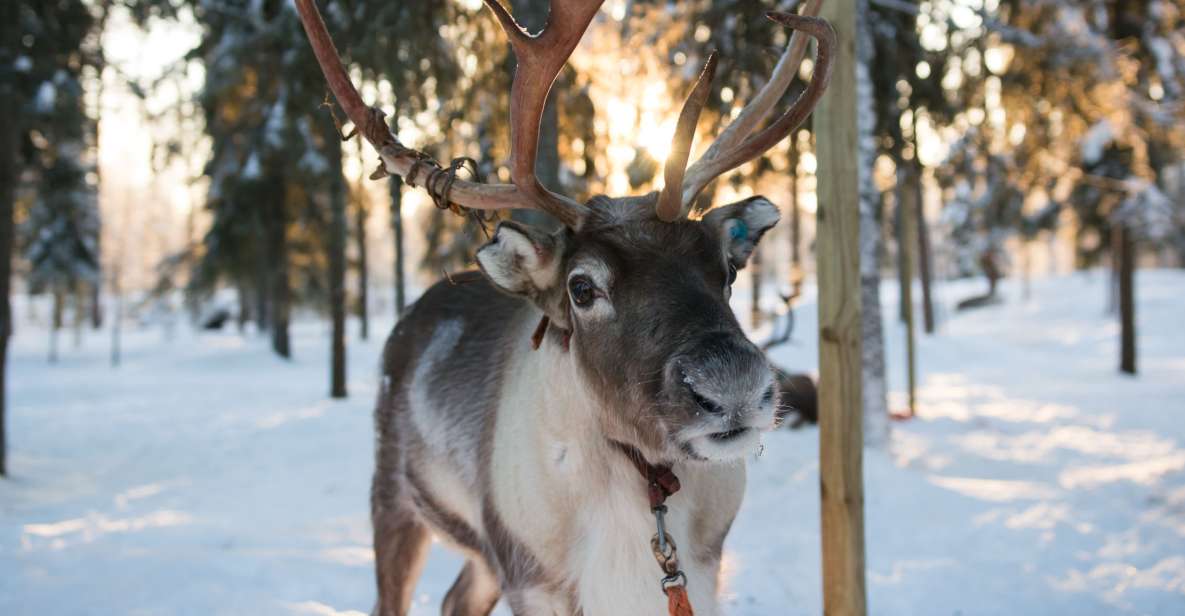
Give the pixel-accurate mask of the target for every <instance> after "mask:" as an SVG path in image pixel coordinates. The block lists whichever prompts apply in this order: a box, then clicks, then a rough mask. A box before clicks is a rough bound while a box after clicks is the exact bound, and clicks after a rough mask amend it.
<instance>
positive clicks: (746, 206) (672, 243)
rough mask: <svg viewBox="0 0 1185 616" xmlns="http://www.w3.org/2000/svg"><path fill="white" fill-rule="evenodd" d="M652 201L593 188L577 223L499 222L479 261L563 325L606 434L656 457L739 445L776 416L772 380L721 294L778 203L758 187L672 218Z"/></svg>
mask: <svg viewBox="0 0 1185 616" xmlns="http://www.w3.org/2000/svg"><path fill="white" fill-rule="evenodd" d="M654 204H655V195H653V194H652V195H650V196H647V197H641V198H626V199H615V200H614V199H607V198H603V197H600V198H596V199H593V201H592V202H590V204H589V205H590V213H589V215H588V217H587V218H586V219H585V220H584V222H583V224H582V225H581V227H580V229H579V230H576V231H574V230H572V229H566V228H565V229H562V230H560V231H558V232H555V233H545V232H542V231H539V230H538V229H535V228H532V227H528V226H524V225H520V224H517V223H513V222H505V223H502V224H501V225H500V226H499V227H498V231H497V232H496V233H495V235H494V236H493V239H492V241H491V242H490V243H489V244H487V245H486V246H484V247H482V248H481V249H480V250H479V251H478V253H477V261H478V263H479V264H480V265H481V268H482V271H484V272H485V274H486V276H487V277H488V278H489V279H490V280H491V281H492V282H493V283H494V284H495V285H497V286H498V287H499V288H501V289H502V290H503V291H506V292H508V293H512V294H515V295H518V296H521V297H524V298H527V299H529V300H531V301H532V302H534V303H535V305H536V306H538V307H539V309H540V310H542V311H543V312H544V313H545V314H546V315H547V317H548V318H549V320H550V322H551V323H552V325H553V327H555V328H556V329H557V330H559V329H562V330H567V331H568V332H570V342H569V348H570V352H571V353H572V354H573V356H574V358H575V360H576V364H577V365H578V366H579V368H580V373H581V378H582V379H583V380H584V381H585V383H584V385H585V387H584V388H583V389H586V390H588V391H591V392H593V394H594V395H595V396H596V397H597V398H598V399H597V400H596V402H597V407H598V408H600V409H601V411H600V412H601V416H600V423H601V425H602V427H603V429H604V431H605V433H606V436H607V437H608V438H610V439H612V440H616V441H619V442H622V443H627V444H630V445H633V446H635V447H637V448H638V449H639V450H640V451H642V452H643V453H644V454H646V455H647V457H651V458H652V459H663V460H673V459H693V460H720V459H728V458H733V457H737V456H741V455H744V454H745V453H747V452H750V451H752V449H753V448H754V447H755V446H756V444H757V441H758V439H759V433H760V431H762V430H765V429H768V428H770V427H771V426H772V425H773V421H774V407H775V404H776V400H775V390H774V381H773V378H772V374H771V370H770V367H769V365H768V364H767V363H766V360H765V356H764V354H763V353H762V352H761V351H760V350H759V349H758V348H757V347H756V346H755V345H754V344H753V343H752V342H750V341H749V340H748V338H746V337H745V334H744V332H743V331H741V328H740V326H739V325H738V323H737V321H736V318H735V317H734V315H733V313H732V311H731V310H730V308H729V306H728V299H729V296H730V294H731V291H730V287H731V285H732V282H733V280H734V279H735V278H736V272H737V270H739V269H741V268H743V267H744V266H745V262H746V261H747V260H748V258H749V255H750V254H751V253H752V251H753V249H754V247H755V246H756V244H757V242H758V241H759V240H760V238H761V236H762V234H764V233H765V232H766V231H767V230H768V229H770V228H771V227H772V226H773V225H774V224H775V223H776V222H777V221H778V210H777V208H776V207H774V205H773V204H771V203H770V202H769V201H767V200H765V199H764V198H761V197H754V198H752V199H747V200H745V201H741V202H739V203H734V204H731V205H727V206H724V207H721V208H718V209H715V210H713V211H711V212H710V213H709V214H708V215H707V216H705V217H704V218H703V219H702V220H682V221H678V222H670V223H668V222H663V221H661V220H659V219H658V218H657V216H656V215H655V213H654ZM553 335H556V336H558V335H559V334H553ZM553 343H554V342H553Z"/></svg>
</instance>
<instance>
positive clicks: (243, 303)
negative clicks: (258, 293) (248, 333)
mask: <svg viewBox="0 0 1185 616" xmlns="http://www.w3.org/2000/svg"><path fill="white" fill-rule="evenodd" d="M235 291H236V295H237V296H238V300H239V314H238V315H237V317H236V318H235V321H236V322H237V325H238V327H239V335H240V336H241V335H243V330H244V329H245V328H246V327H247V320H248V319H250V318H251V306H250V301H251V300H250V298H249V297H248V295H247V285H246V284H244V283H243V281H241V280H240V281H238V283H236V284H235Z"/></svg>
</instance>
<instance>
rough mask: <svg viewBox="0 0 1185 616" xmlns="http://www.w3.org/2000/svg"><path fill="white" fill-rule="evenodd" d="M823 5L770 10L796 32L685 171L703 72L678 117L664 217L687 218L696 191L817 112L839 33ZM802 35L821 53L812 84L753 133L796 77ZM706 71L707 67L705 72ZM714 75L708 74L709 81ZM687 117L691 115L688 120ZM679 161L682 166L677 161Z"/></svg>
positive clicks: (816, 1)
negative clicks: (758, 84)
mask: <svg viewBox="0 0 1185 616" xmlns="http://www.w3.org/2000/svg"><path fill="white" fill-rule="evenodd" d="M821 4H822V0H810V1H809V2H807V4H806V7H805V8H804V10H803V15H794V14H790V13H781V12H769V13H766V17H768V18H770V19H772V20H773V21H776V22H778V23H780V24H782V25H784V26H786V27H789V28H792V29H794V30H795V32H794V34H793V35H792V36H791V38H790V44H789V45H787V46H786V51H785V52H783V53H782V57H781V58H780V59H779V60H778V64H777V66H776V67H775V68H774V71H773V74H772V75H771V76H770V80H769V81H768V82H766V84H765V86H764V87H762V88H761V90H760V91H759V92H758V93H757V95H756V96H754V97H753V100H752V101H750V102H749V104H748V105H746V106H745V107H744V109H742V110H741V113H740V115H738V116H737V118H736V120H734V121H733V122H732V124H729V126H728V128H726V129H724V132H722V133H721V134H720V136H719V137H718V138H717V139H716V141H715V142H713V143H712V145H711V146H710V147H709V148H708V150H707V151H706V152H704V154H703V156H701V157H700V159H699V160H697V161H696V162H695V163H694V164H692V165H691V166H690V167H688V168H687V169H686V171H685V172H684V171H683V170H682V169H678V167H682V165H683V164H684V163H686V161H687V153H686V152H687V151H688V150H689V149H690V146H691V139H692V137H693V136H694V134H695V118H698V117H699V112H700V110H702V108H703V98H704V97H706V91H707V89H708V88H707V87H706V86H705V85H704V83H703V82H704V75H701V76H700V80H699V81H698V82H697V83H696V86H695V88H694V89H693V91H692V94H691V96H689V97H688V100H687V102H686V103H685V104H684V109H683V112H682V113H681V114H680V117H679V124H678V127H677V129H676V135H675V144H676V147H674V148H672V152H676V153H679V154H681V156H682V161H681V162H680V161H677V160H668V161H667V168H666V173H665V179H666V185H665V186H663V190H662V193H661V194H660V195H659V200H658V204H657V206H656V207H657V213H658V216H659V217H660V218H661V219H663V220H666V221H672V220H677V219H678V218H681V217H683V216H686V215H687V213H688V211H689V210H690V208H691V203H692V202H693V201H694V200H695V197H696V195H698V194H699V193H700V191H702V190H703V189H704V187H705V186H707V185H708V184H709V183H710V182H711V181H712V180H714V179H716V178H717V177H719V176H720V175H721V174H723V173H725V172H727V171H730V170H732V169H735V168H737V167H739V166H740V165H742V164H744V163H745V162H748V161H750V160H752V159H754V158H757V157H758V156H760V155H761V154H763V153H764V152H765V151H766V150H768V149H770V148H771V147H773V146H774V145H776V144H777V143H778V142H779V141H781V140H782V139H784V138H785V137H786V136H787V135H789V134H790V133H791V132H793V131H794V129H796V128H798V126H799V125H801V124H802V122H803V121H804V120H806V118H807V116H809V115H810V113H811V111H813V110H814V108H815V105H817V104H818V103H819V99H820V98H821V97H822V96H823V91H824V90H826V89H827V84H828V83H829V82H830V80H831V59H832V58H833V57H834V55H835V31H834V30H832V29H831V25H830V24H828V23H827V22H826V21H825V20H823V19H819V18H818V17H815V15H818V13H819V8H820V5H821ZM803 34H806V35H808V36H810V37H812V38H814V39H815V40H816V41H818V57H817V59H816V60H815V68H814V72H813V74H812V75H811V80H810V83H808V84H807V87H806V90H805V91H804V92H803V93H802V95H801V96H800V97H799V98H798V100H797V101H795V103H794V104H793V105H792V106H791V107H790V108H789V109H788V110H786V112H785V113H783V114H782V115H781V117H779V118H778V119H777V120H774V122H773V123H772V124H770V125H769V126H767V127H766V128H765V129H763V130H761V131H760V132H758V133H756V134H753V131H754V130H755V129H756V127H757V126H758V125H759V124H760V123H761V122H762V121H763V120H765V119H766V118H767V117H768V116H769V114H770V112H771V111H772V110H773V106H774V104H775V103H777V101H778V99H780V98H781V97H782V95H783V94H784V93H785V92H786V89H787V88H789V87H790V83H791V82H792V81H793V80H794V75H795V74H796V73H797V72H798V67H799V65H800V64H802V58H803V56H804V55H805V52H806V37H804V36H803ZM713 61H714V58H710V59H709V64H711V63H712V62H713ZM706 74H708V71H706V70H705V75H706ZM710 79H711V77H710V75H709V76H708V80H710ZM687 116H690V119H688V118H687ZM681 148H686V149H681ZM676 158H677V157H676ZM677 162H678V163H679V164H675V163H677Z"/></svg>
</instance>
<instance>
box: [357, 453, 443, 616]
mask: <svg viewBox="0 0 1185 616" xmlns="http://www.w3.org/2000/svg"><path fill="white" fill-rule="evenodd" d="M378 468H379V470H378V471H376V472H375V475H374V483H373V484H372V487H371V499H370V500H371V506H370V517H371V522H372V523H373V525H374V558H375V576H376V578H377V582H378V593H379V598H378V605H376V606H375V610H374V614H375V616H406V615H407V613H408V610H410V609H411V601H412V596H413V593H414V592H415V588H416V581H417V580H419V577H420V573H421V572H422V571H423V569H424V561H425V560H426V559H427V557H428V547H429V544H430V539H431V532H430V531H429V530H428V527H427V526H426V525H425V524H424V522H423V521H422V520H421V519H420V516H419V514H418V513H416V511H415V509H414V508H413V505H412V503H411V499H410V498H409V497H408V495H407V494H406V490H404V491H402V493H399V489H398V485H397V484H398V480H397V479H395V478H394V477H392V476H391V475H390V474H387V473H384V472H382V469H383V465H381V464H380V465H379V467H378Z"/></svg>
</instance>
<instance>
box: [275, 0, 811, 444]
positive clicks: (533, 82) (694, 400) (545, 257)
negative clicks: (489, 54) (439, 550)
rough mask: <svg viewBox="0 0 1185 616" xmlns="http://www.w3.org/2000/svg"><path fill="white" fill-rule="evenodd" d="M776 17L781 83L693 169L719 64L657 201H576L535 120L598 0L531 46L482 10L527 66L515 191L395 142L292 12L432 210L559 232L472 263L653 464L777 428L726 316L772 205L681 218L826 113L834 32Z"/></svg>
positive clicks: (518, 98)
mask: <svg viewBox="0 0 1185 616" xmlns="http://www.w3.org/2000/svg"><path fill="white" fill-rule="evenodd" d="M820 1H821V0H810V1H809V2H807V6H806V9H805V11H804V12H805V13H806V14H807V15H808V16H800V15H793V14H788V13H767V16H768V17H769V18H770V19H772V20H774V21H776V22H778V23H780V24H782V25H785V26H788V27H790V28H793V29H794V30H795V33H794V35H793V36H792V37H791V41H790V44H789V45H788V46H787V49H786V51H785V53H783V55H782V58H781V59H780V60H779V62H778V65H777V67H776V68H775V69H774V73H773V75H771V77H770V79H769V81H768V82H766V84H765V85H764V86H763V87H762V88H761V90H760V91H759V92H758V93H757V95H756V96H755V97H754V98H753V100H752V101H751V102H750V103H749V104H748V105H746V107H745V108H744V109H743V110H742V111H741V113H740V114H739V115H738V116H737V117H736V119H735V120H734V121H733V122H732V123H731V124H730V125H729V126H728V128H726V129H725V130H724V132H723V133H722V134H721V135H720V137H719V138H718V139H717V140H716V141H715V142H714V143H713V144H712V145H711V146H710V147H709V148H708V149H707V151H706V152H705V153H704V154H703V155H702V157H701V158H700V159H699V160H698V161H696V163H695V164H693V165H691V166H690V167H687V160H688V156H689V154H690V151H691V144H692V139H693V137H694V134H695V129H696V122H697V120H698V118H699V114H700V111H701V110H702V108H703V106H704V103H705V101H706V100H707V96H708V94H709V92H710V82H711V79H712V76H713V73H714V71H715V65H716V62H715V56H714V55H713V56H711V57H709V59H708V63H707V66H706V67H705V69H704V71H703V73H702V74H701V75H700V78H699V80H698V81H697V82H696V84H695V86H694V87H693V88H692V90H691V94H690V95H689V96H688V98H687V102H686V103H685V104H684V107H683V110H682V112H681V113H680V116H679V121H678V124H677V128H676V134H675V138H674V143H673V146H672V148H671V156H670V158H669V159H668V160H667V162H666V166H665V170H664V179H665V184H664V187H663V189H662V191H661V193H652V194H650V195H646V196H643V197H626V198H619V199H610V198H606V197H597V198H594V199H592V200H591V201H589V202H588V203H587V204H581V203H579V202H577V201H574V200H572V199H570V198H568V197H565V196H563V195H559V194H556V193H554V192H552V191H550V190H548V189H547V188H545V187H543V186H542V185H541V184H540V183H539V181H538V179H537V178H536V176H535V158H536V153H537V148H538V140H539V120H540V117H541V115H542V112H543V108H544V105H545V103H546V100H547V94H548V91H549V90H550V89H551V85H552V83H553V82H554V81H555V77H556V75H557V74H558V73H559V71H560V69H561V68H563V65H564V64H565V63H566V62H567V59H568V56H569V55H570V54H571V53H572V51H573V49H575V47H576V45H577V44H578V43H579V42H580V38H581V36H582V35H583V33H584V31H585V29H586V28H587V27H588V25H589V23H590V22H591V21H592V19H593V17H595V15H596V14H597V12H598V10H599V9H600V5H601V1H598V0H553V1H552V3H551V14H550V16H549V18H548V25H547V27H546V28H545V29H544V30H543V31H542V32H540V33H539V34H537V35H530V34H527V33H526V31H525V30H523V28H522V27H521V26H519V25H518V24H517V23H516V22H515V21H514V18H513V17H511V15H510V14H509V13H508V12H507V11H506V10H505V9H504V8H503V7H502V5H501V4H500V3H499V2H498V1H497V0H485V2H486V5H487V6H489V7H490V9H491V10H492V11H493V12H494V14H495V15H496V16H497V18H498V20H499V22H500V23H501V24H502V27H503V30H504V31H505V32H506V35H507V37H508V38H509V39H510V43H511V46H512V47H513V49H514V53H515V56H516V58H517V60H518V62H517V69H516V73H515V77H514V81H513V85H512V86H511V105H510V135H511V142H512V143H511V158H510V171H511V174H510V175H511V179H512V181H513V185H489V184H478V183H473V182H465V181H459V180H456V179H455V178H454V177H452V175H450V174H446V173H445V172H444V171H442V170H441V169H440V167H439V165H437V164H436V163H435V162H433V161H431V160H430V159H428V158H427V157H426V156H425V155H424V154H423V153H421V152H416V151H413V150H410V149H408V148H406V147H403V146H402V145H401V144H399V142H398V140H397V139H396V138H395V136H394V135H392V134H391V133H390V131H389V129H388V128H387V127H386V124H385V123H383V122H382V115H381V112H378V111H377V110H375V109H369V108H367V107H366V106H365V105H364V104H363V103H362V100H361V98H360V97H359V96H358V93H357V90H355V89H354V87H353V85H352V84H350V82H349V78H348V76H347V74H346V72H345V70H344V68H343V67H342V66H341V62H340V60H339V59H338V58H337V53H336V51H335V50H334V48H333V43H332V42H331V41H330V40H329V37H328V34H327V33H326V31H325V27H324V24H323V23H322V22H321V19H320V15H319V14H317V12H316V8H315V7H314V6H313V4H312V0H297V8H298V10H299V12H300V15H301V20H302V21H303V22H304V25H305V30H306V32H307V33H308V35H309V39H310V42H311V43H312V45H313V49H314V52H315V53H316V55H317V58H318V60H319V61H320V63H321V67H322V69H323V71H324V72H325V74H326V78H327V80H328V81H329V85H330V88H331V89H332V90H333V92H334V95H335V96H336V97H337V99H338V102H339V103H340V104H341V105H342V107H343V108H344V109H345V111H346V113H347V115H349V117H350V119H351V120H352V121H353V122H354V123H355V124H356V125H357V126H358V128H359V130H360V131H361V132H362V134H363V135H364V136H365V137H366V138H367V139H368V140H369V141H370V142H371V143H372V144H373V145H374V146H375V147H376V148H377V149H378V150H379V154H380V157H381V158H382V160H383V165H384V168H385V170H386V171H387V172H389V173H394V174H399V175H402V176H404V178H405V179H406V180H407V181H408V183H410V184H413V185H415V184H419V185H421V186H422V187H423V188H425V189H426V190H428V192H429V193H431V194H432V196H433V198H435V199H437V200H438V201H442V202H447V203H453V204H456V205H459V206H462V207H468V208H475V209H512V208H517V209H522V208H533V209H541V210H544V211H546V212H548V213H550V214H551V215H553V216H554V217H555V218H557V219H558V220H559V221H560V222H561V223H563V225H564V226H563V228H562V229H561V230H559V231H558V232H554V233H548V232H544V231H541V230H539V229H535V228H532V227H529V226H525V225H520V224H517V223H512V222H504V223H502V224H501V225H500V226H499V227H498V230H497V232H496V233H495V235H494V237H493V239H492V241H491V242H490V243H489V244H487V245H486V246H484V247H482V248H481V250H479V251H478V254H477V259H478V263H479V264H480V265H481V268H482V270H483V271H484V272H485V274H486V276H487V277H488V278H489V279H490V280H491V281H492V282H493V283H494V284H495V285H496V286H498V287H499V288H501V289H502V290H503V291H506V292H507V293H511V294H514V295H518V296H521V297H524V298H526V299H528V300H530V301H532V302H533V303H534V304H535V305H536V306H537V307H538V308H539V309H540V310H541V311H542V312H543V313H544V314H545V315H546V316H547V318H548V319H549V320H550V321H551V322H552V323H554V324H555V325H556V326H557V327H558V328H562V329H564V330H567V331H569V332H570V333H571V339H570V348H571V352H572V353H573V355H574V356H575V358H576V360H577V363H578V365H579V367H580V371H581V378H582V379H584V381H585V384H586V385H587V386H588V388H589V389H590V390H591V391H593V392H595V395H596V396H598V397H599V398H600V400H599V402H601V403H602V405H601V406H602V407H603V408H604V409H605V410H604V411H603V413H602V415H603V416H602V422H601V423H602V426H603V427H604V429H605V432H606V436H607V437H608V438H610V439H614V440H618V441H621V442H624V443H626V444H629V445H633V446H636V447H638V448H639V449H640V450H641V451H642V452H643V453H644V454H646V455H647V457H652V459H668V460H670V459H694V460H721V459H730V458H735V457H738V456H742V455H744V454H745V453H746V452H748V451H751V450H752V449H753V448H754V447H755V446H756V444H757V441H758V432H759V431H760V430H762V429H765V428H768V427H771V426H772V424H773V419H774V406H775V397H776V392H775V388H774V381H773V378H772V374H771V371H770V368H769V365H768V364H767V362H766V360H765V358H764V356H763V354H762V353H761V351H760V350H759V349H758V348H757V347H756V346H754V345H753V344H752V343H751V342H750V341H749V340H748V339H747V338H746V337H745V335H744V333H743V332H742V331H741V328H740V326H739V325H738V324H737V321H736V318H735V317H734V316H733V314H732V312H731V310H730V309H729V306H728V298H729V295H730V285H731V284H732V281H733V279H734V278H735V276H736V271H737V270H739V269H741V268H743V267H744V265H745V262H746V261H747V260H748V258H749V255H750V254H751V253H752V251H753V249H754V247H755V246H756V244H757V242H758V241H759V240H760V238H761V236H762V235H763V234H764V233H765V232H766V231H767V230H768V229H770V228H771V227H772V226H773V225H774V224H775V223H776V222H777V220H778V211H777V208H776V207H774V206H773V205H772V204H771V203H770V202H769V201H767V200H765V199H763V198H752V199H748V200H745V201H741V202H739V203H734V204H731V205H727V206H724V207H721V208H718V209H716V210H713V211H710V212H708V213H707V214H706V215H705V216H703V217H702V218H701V219H699V220H689V219H688V218H687V215H688V213H689V210H690V205H691V203H692V202H693V200H694V199H695V197H696V196H697V195H698V194H699V193H700V191H702V190H703V188H704V187H705V186H707V185H708V184H709V183H710V182H711V181H713V180H714V179H715V178H717V177H718V176H720V175H721V174H723V173H725V172H727V171H730V170H732V169H735V168H736V167H738V166H740V165H741V164H743V163H745V162H747V161H749V160H752V159H754V158H756V157H758V156H760V155H761V154H763V153H764V152H765V151H766V150H768V149H769V148H771V147H773V146H774V145H775V144H776V143H778V142H779V141H781V140H782V139H783V138H785V137H786V136H787V135H788V134H790V133H792V132H793V131H794V130H795V129H796V128H797V127H798V126H799V125H800V124H801V123H802V122H803V120H805V119H806V117H807V116H808V115H809V114H810V112H811V110H812V109H813V108H814V106H815V105H816V104H817V103H818V101H819V98H820V97H821V96H822V94H823V90H824V89H825V88H826V87H827V82H828V80H829V79H830V70H831V57H832V55H833V52H834V48H835V34H834V32H833V31H832V30H831V27H830V26H829V25H828V24H827V23H826V22H825V21H823V20H821V19H818V18H816V17H813V15H815V14H817V13H818V10H819V4H820ZM803 33H805V34H806V35H809V36H810V37H813V38H814V39H815V40H817V41H818V57H817V60H816V62H815V68H814V73H813V75H812V77H811V81H810V82H809V84H808V85H807V87H806V89H805V91H804V92H803V94H802V95H801V96H800V98H799V99H798V101H796V102H795V103H794V105H792V106H791V107H790V108H789V109H788V110H787V111H786V112H785V113H783V114H782V115H781V116H779V117H778V118H776V119H774V120H773V121H772V122H770V123H769V125H768V126H766V127H765V128H763V129H761V130H757V127H758V125H759V124H761V123H762V122H764V121H765V120H766V119H768V117H769V116H770V113H771V111H772V110H773V106H774V104H775V103H776V102H777V100H778V99H780V98H781V97H782V96H783V94H784V93H785V92H786V90H787V88H788V87H789V85H790V83H791V81H792V80H793V78H794V75H795V74H796V72H797V70H798V66H799V64H800V63H801V61H802V57H803V55H804V53H805V50H806V37H804V36H802V34H803Z"/></svg>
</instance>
